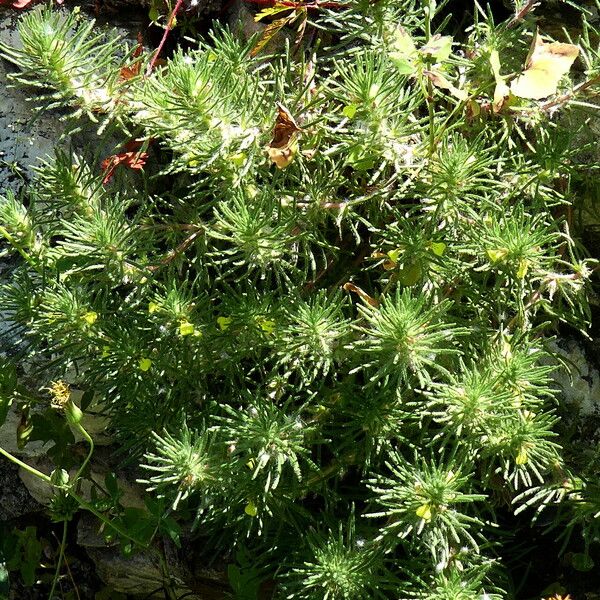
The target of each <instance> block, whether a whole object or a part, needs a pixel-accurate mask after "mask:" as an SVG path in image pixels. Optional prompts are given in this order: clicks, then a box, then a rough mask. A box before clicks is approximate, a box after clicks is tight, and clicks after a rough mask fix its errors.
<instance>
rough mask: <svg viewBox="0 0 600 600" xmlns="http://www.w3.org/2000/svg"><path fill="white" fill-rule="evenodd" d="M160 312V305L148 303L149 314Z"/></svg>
mask: <svg viewBox="0 0 600 600" xmlns="http://www.w3.org/2000/svg"><path fill="white" fill-rule="evenodd" d="M157 310H158V304H156V302H148V314H150V315H151V314H153V313H155V312H156V311H157Z"/></svg>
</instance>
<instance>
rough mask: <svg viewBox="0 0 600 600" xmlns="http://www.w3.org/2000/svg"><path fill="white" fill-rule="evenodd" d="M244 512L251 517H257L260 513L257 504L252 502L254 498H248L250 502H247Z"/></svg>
mask: <svg viewBox="0 0 600 600" xmlns="http://www.w3.org/2000/svg"><path fill="white" fill-rule="evenodd" d="M244 512H245V513H246V514H247V515H248V516H249V517H255V516H256V515H257V514H258V509H257V508H256V504H254V502H252V500H248V504H246V508H244Z"/></svg>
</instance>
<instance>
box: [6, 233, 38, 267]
mask: <svg viewBox="0 0 600 600" xmlns="http://www.w3.org/2000/svg"><path fill="white" fill-rule="evenodd" d="M0 235H1V236H2V237H4V238H5V239H6V240H7V241H8V243H9V244H10V245H11V246H12V247H13V248H14V249H15V250H16V251H17V252H18V253H19V254H20V255H21V256H22V257H23V258H24V259H25V261H26V262H27V263H28V264H29V265H30V266H31V267H33V268H34V269H35V270H36V271H38V268H37V266H36V264H35V262H34V260H33V258H31V256H30V255H29V254H28V253H27V252H25V250H23V248H21V246H20V245H19V244H17V241H16V240H15V239H14V238H13V236H12V235H11V234H10V233H9V232H8V231H7V230H6V229H5V228H4V227H2V226H1V225H0Z"/></svg>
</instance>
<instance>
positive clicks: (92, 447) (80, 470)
mask: <svg viewBox="0 0 600 600" xmlns="http://www.w3.org/2000/svg"><path fill="white" fill-rule="evenodd" d="M77 429H78V430H79V433H81V435H82V436H83V437H84V438H85V441H86V442H87V443H88V444H89V445H90V451H89V452H88V455H87V456H86V457H85V460H84V461H83V463H82V465H81V467H79V470H78V471H77V474H76V475H75V479H74V482H75V483H76V482H77V480H78V479H79V478H80V477H81V474H82V473H83V471H84V470H85V468H86V467H87V465H88V463H89V462H90V459H91V458H92V454H93V453H94V440H93V439H92V437H91V436H90V434H89V433H88V432H87V431H86V430H85V429H84V428H83V427H82V426H81V424H80V423H78V424H77Z"/></svg>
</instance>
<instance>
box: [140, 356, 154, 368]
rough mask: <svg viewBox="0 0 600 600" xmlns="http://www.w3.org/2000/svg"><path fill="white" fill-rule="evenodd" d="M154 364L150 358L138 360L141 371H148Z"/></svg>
mask: <svg viewBox="0 0 600 600" xmlns="http://www.w3.org/2000/svg"><path fill="white" fill-rule="evenodd" d="M151 366H152V361H151V360H150V359H149V358H146V357H142V358H140V360H139V362H138V367H139V369H140V371H147V370H148V369H149V368H150V367H151Z"/></svg>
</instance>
